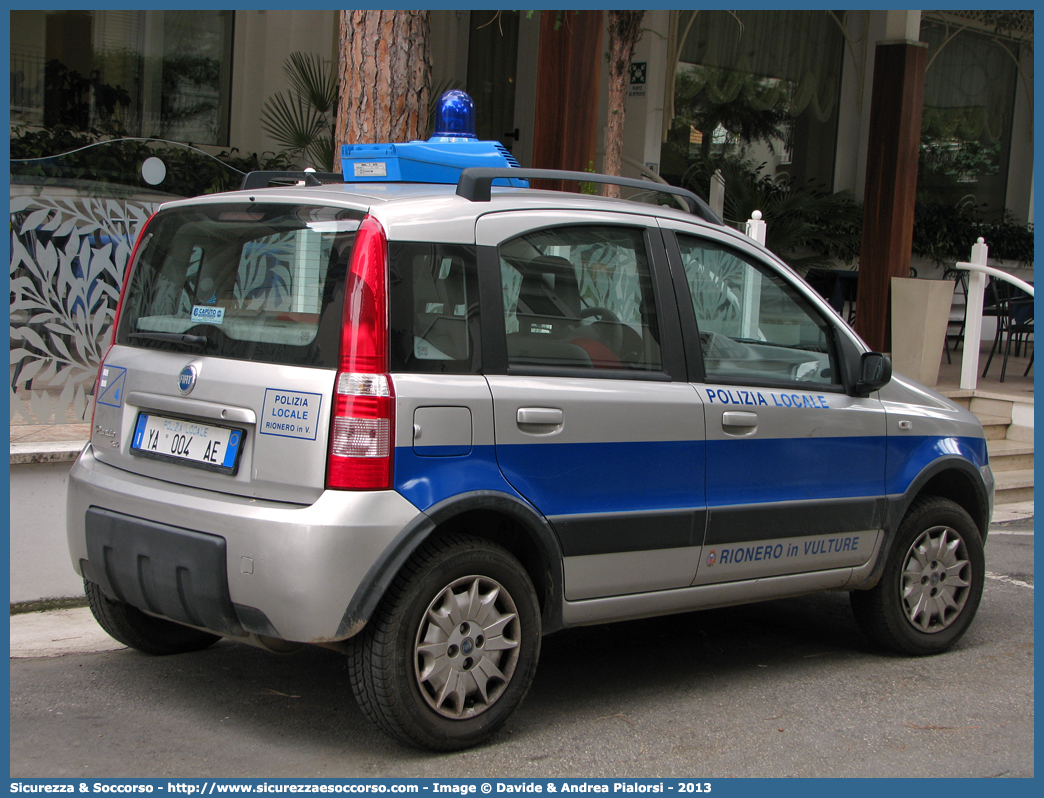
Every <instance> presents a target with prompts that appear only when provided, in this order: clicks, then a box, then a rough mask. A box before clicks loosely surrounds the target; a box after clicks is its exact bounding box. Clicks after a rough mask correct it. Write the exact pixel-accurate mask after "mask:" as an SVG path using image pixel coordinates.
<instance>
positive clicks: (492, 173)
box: [457, 167, 724, 224]
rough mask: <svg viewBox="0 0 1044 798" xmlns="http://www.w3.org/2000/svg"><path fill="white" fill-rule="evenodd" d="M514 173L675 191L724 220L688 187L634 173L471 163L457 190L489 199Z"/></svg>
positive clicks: (692, 208) (695, 210)
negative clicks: (618, 174)
mask: <svg viewBox="0 0 1044 798" xmlns="http://www.w3.org/2000/svg"><path fill="white" fill-rule="evenodd" d="M504 177H512V178H517V179H522V180H573V181H576V182H579V183H610V184H612V185H616V186H627V187H628V188H640V189H643V190H645V191H654V192H658V193H663V194H674V195H676V196H678V197H681V198H682V199H684V200H687V201H688V204H689V212H690V213H692V214H693V215H695V216H699V217H700V218H701V219H704V220H705V221H708V222H712V223H713V224H724V222H723V221H722V220H721V219H720V218H719V217H718V214H716V213H715V212H714V211H712V210H711V208H710V206H709V205H708V204H707V203H706V202H704V201H703V200H702V199H700V198H699V197H698V196H696V195H695V194H693V193H692V192H691V191H689V190H688V189H686V188H680V187H678V186H672V185H669V184H667V183H653V182H651V181H649V180H634V179H633V178H630V177H615V176H613V175H601V174H597V173H595V172H566V171H562V170H559V169H517V168H503V169H501V168H494V167H471V168H469V169H465V170H464V171H462V172H461V173H460V179H459V180H458V181H457V194H458V195H459V196H461V197H464V199H467V200H471V201H472V202H489V200H490V187H491V186H492V185H493V181H494V180H497V179H499V178H504Z"/></svg>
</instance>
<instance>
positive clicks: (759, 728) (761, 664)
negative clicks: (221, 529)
mask: <svg viewBox="0 0 1044 798" xmlns="http://www.w3.org/2000/svg"><path fill="white" fill-rule="evenodd" d="M1031 530H1032V521H1030V522H1021V523H1016V524H1013V525H1009V526H1007V527H1004V526H1000V527H996V528H995V530H994V533H993V534H992V535H991V539H990V543H989V545H988V546H987V563H988V570H989V579H988V581H987V584H986V590H985V594H984V599H983V603H982V606H981V608H980V611H979V615H978V618H977V619H976V622H975V624H974V625H973V626H972V628H971V630H970V631H969V633H968V634H967V635H966V636H965V638H964V639H963V640H962V641H961V643H960V644H958V646H957V648H955V649H954V650H953V651H951V652H949V653H948V654H946V655H943V656H939V657H933V658H925V659H907V658H902V657H894V656H890V655H885V654H880V653H878V652H876V651H874V650H872V649H871V648H870V647H869V646H868V644H867V642H866V641H865V639H864V638H863V637H862V635H861V634H860V632H859V631H858V629H857V628H856V626H855V623H854V621H853V620H852V617H851V614H850V612H849V608H848V599H847V596H845V595H841V594H828V595H819V596H811V597H806V598H800V599H792V600H786V601H777V602H771V603H767V604H761V605H753V606H747V607H736V608H729V609H723V610H715V611H708V612H702V613H692V614H688V615H679V616H673V617H668V618H658V619H654V620H647V621H636V622H630V623H620V624H613V625H609V626H602V627H592V628H585V629H577V630H571V631H568V632H562V633H559V634H555V635H552V636H550V637H548V638H546V639H545V641H544V648H543V652H542V655H541V663H540V668H539V670H538V673H537V677H536V681H535V683H534V685H533V689H532V691H531V692H530V694H529V697H528V698H527V700H526V702H525V703H524V704H523V706H522V708H521V710H520V711H519V712H518V713H517V714H516V715H515V716H514V718H513V719H512V720H511V721H510V722H509V724H508V726H507V728H506V729H505V731H503V732H502V733H501V734H500V735H499V736H498V737H497V738H496V739H495V740H494V741H493V742H492V743H491V744H489V745H487V746H485V747H483V748H480V749H477V750H472V751H466V752H463V753H458V754H451V755H439V756H432V755H429V754H426V753H422V752H417V751H412V750H408V749H404V748H402V747H401V746H399V745H398V744H396V743H394V742H392V741H390V740H389V739H387V738H385V737H384V736H383V735H381V734H380V733H379V732H377V731H375V730H374V729H373V728H371V726H370V724H369V723H368V722H367V721H366V720H365V719H364V718H363V717H362V716H361V714H360V712H359V710H358V709H357V708H356V706H355V702H354V700H353V699H352V696H351V692H350V687H349V684H348V677H347V673H346V670H345V665H344V661H343V659H342V658H341V656H340V655H338V654H336V653H333V652H329V651H323V650H318V649H316V650H305V651H301V652H298V653H296V654H292V655H284V656H277V655H274V654H268V653H266V652H263V651H260V650H257V649H254V648H251V647H249V646H244V645H238V644H235V643H230V642H222V643H219V644H218V645H216V646H214V647H213V648H211V649H210V650H208V651H204V652H200V653H197V654H190V655H183V656H178V657H167V658H151V657H146V656H144V655H141V654H138V653H136V652H133V651H129V650H117V651H108V652H100V653H84V654H68V655H66V656H61V657H53V658H33V659H13V660H12V661H11V774H12V776H14V777H30V776H71V777H106V776H111V777H115V776H151V777H230V778H231V777H335V776H348V777H370V776H397V777H409V776H422V777H486V776H502V777H511V776H515V777H554V776H592V777H594V776H597V777H615V776H631V777H641V776H652V777H669V776H689V777H697V778H704V777H715V778H722V777H728V776H950V777H955V776H959V777H969V776H976V777H982V776H1032V775H1033V773H1034V762H1033V699H1034V691H1033V536H1032V531H1031Z"/></svg>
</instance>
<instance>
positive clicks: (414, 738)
mask: <svg viewBox="0 0 1044 798" xmlns="http://www.w3.org/2000/svg"><path fill="white" fill-rule="evenodd" d="M540 634H541V632H540V606H539V604H538V603H537V599H536V592H535V591H534V589H533V585H532V582H531V581H530V579H529V575H528V574H527V573H526V571H525V570H524V569H523V568H522V566H521V565H520V564H519V563H518V561H517V560H516V559H515V558H514V557H512V556H511V554H509V553H508V552H507V551H506V550H505V549H503V548H501V547H500V546H497V545H495V544H493V543H490V542H488V541H485V540H480V539H477V538H471V537H465V536H457V535H455V536H451V537H447V538H443V539H441V540H437V541H433V542H426V543H424V544H423V545H422V546H421V547H420V549H418V551H417V552H416V553H415V554H414V555H413V557H412V558H411V559H410V561H409V562H408V563H407V564H406V566H405V567H404V568H403V570H402V572H401V573H400V574H399V575H398V577H396V580H395V582H394V583H393V584H392V586H391V587H390V588H389V589H388V593H387V595H386V596H385V598H384V600H383V602H382V603H381V605H380V607H378V609H377V611H376V612H375V613H374V617H373V618H371V619H370V623H369V624H367V627H366V629H365V631H364V632H363V633H362V634H361V636H360V639H358V640H357V641H356V642H355V645H354V646H353V648H352V651H351V653H350V655H349V670H350V672H351V679H352V688H353V690H354V692H355V696H356V699H357V700H358V702H359V706H360V708H361V709H362V711H363V713H364V714H365V715H367V716H368V717H369V718H370V719H371V720H373V721H374V722H375V723H376V724H377V725H378V726H379V727H380V728H381V729H383V730H384V731H385V732H387V733H388V734H390V735H391V736H393V737H395V738H397V739H399V740H401V741H402V742H405V743H407V744H409V745H413V746H416V747H419V748H428V749H431V750H434V751H453V750H458V749H461V748H467V747H470V746H473V745H477V744H479V743H481V742H484V741H485V740H487V739H488V738H489V737H491V736H492V735H493V734H494V733H496V731H497V730H498V729H499V728H500V727H501V726H502V725H503V724H504V722H505V721H506V720H507V719H508V717H509V716H510V715H511V713H512V712H514V710H515V709H516V707H518V705H519V704H520V703H521V701H522V699H523V698H524V697H525V695H526V693H527V692H528V690H529V686H530V684H531V683H532V681H533V675H534V673H535V672H536V664H537V659H538V657H539V654H540Z"/></svg>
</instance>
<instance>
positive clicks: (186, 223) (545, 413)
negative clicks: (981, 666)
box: [68, 136, 993, 750]
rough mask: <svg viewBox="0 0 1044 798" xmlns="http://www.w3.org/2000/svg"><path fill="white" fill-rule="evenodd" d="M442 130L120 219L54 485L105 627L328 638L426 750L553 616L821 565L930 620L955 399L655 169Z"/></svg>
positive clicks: (815, 579)
mask: <svg viewBox="0 0 1044 798" xmlns="http://www.w3.org/2000/svg"><path fill="white" fill-rule="evenodd" d="M446 138H447V137H442V140H439V141H435V140H433V141H431V142H415V143H411V144H406V145H374V146H370V147H368V148H367V147H356V148H352V147H346V148H345V151H344V153H343V156H344V158H343V163H344V172H345V174H344V176H343V178H342V179H343V181H344V182H336V183H330V182H325V181H327V180H330V179H332V177H336V176H316V175H308V176H307V177H306V176H305V175H303V174H299V175H290V176H288V175H285V174H284V175H281V176H278V175H277V176H274V177H273V176H270V175H264V174H255V175H251V176H249V177H248V178H247V180H246V181H245V188H244V190H241V191H237V192H231V193H226V194H221V195H211V196H204V197H197V198H194V199H189V200H183V201H176V202H171V203H169V204H166V205H164V206H163V207H162V208H161V209H160V210H159V211H158V212H157V213H156V214H155V215H154V216H153V217H152V218H151V219H150V220H149V222H148V223H147V225H146V226H145V227H144V229H143V230H142V231H141V233H140V235H139V237H138V241H137V244H136V247H135V252H134V254H133V256H132V258H131V263H130V264H129V269H128V276H127V279H126V282H125V286H124V289H123V295H122V298H121V300H120V308H119V311H118V318H117V322H116V328H115V336H114V341H113V345H112V347H111V349H110V350H109V352H108V353H107V355H106V357H105V359H104V362H103V364H102V366H101V368H100V369H99V375H98V382H97V386H96V395H95V411H94V417H93V422H92V435H91V441H90V443H89V444H88V445H87V447H86V448H85V449H84V451H83V453H82V454H81V455H80V457H79V460H78V461H77V463H76V464H75V466H74V468H73V470H72V473H71V478H70V483H69V494H68V524H69V529H68V535H69V545H70V548H71V555H72V561H73V564H74V567H75V568H76V569H77V571H78V572H79V573H80V574H82V576H83V578H84V584H85V589H86V593H87V596H88V598H89V601H90V606H91V609H92V610H93V612H94V615H95V617H96V618H97V620H98V622H99V623H100V624H101V626H102V627H103V628H104V629H105V630H106V631H107V632H108V633H109V634H111V635H112V636H113V637H115V638H116V639H117V640H119V641H121V642H123V643H125V644H127V645H128V646H131V647H133V648H136V649H139V650H141V651H144V652H148V653H151V654H169V653H176V652H185V651H191V650H195V649H200V648H203V647H205V646H208V645H210V644H212V643H213V642H215V641H216V640H218V639H219V638H220V637H221V636H226V637H229V638H232V639H235V640H239V641H244V642H252V643H255V644H259V645H263V646H266V647H268V648H271V649H274V650H277V651H281V650H287V649H289V648H291V647H293V646H294V645H298V644H319V645H326V646H334V647H339V648H341V649H343V650H344V651H345V652H346V653H347V656H348V659H349V663H350V666H349V668H350V674H351V681H352V685H353V688H354V693H355V696H356V698H357V699H358V702H359V704H360V706H361V708H362V710H363V712H364V714H366V715H367V716H369V717H370V718H371V719H372V720H373V721H375V722H376V723H377V724H378V725H379V726H380V727H381V728H382V729H384V730H385V731H386V732H388V733H390V734H391V735H393V736H395V737H397V738H399V739H400V740H402V741H404V742H406V743H409V744H412V745H416V746H421V747H427V748H431V749H436V750H449V749H454V748H462V747H465V746H469V745H474V744H476V743H478V742H481V741H483V740H485V739H487V738H488V737H489V736H490V735H492V734H493V733H494V732H495V731H496V730H497V729H498V728H499V727H500V726H501V725H502V724H503V723H504V722H505V720H506V719H507V718H508V717H509V715H510V714H511V713H512V712H513V711H514V710H515V708H516V707H517V706H518V705H519V703H520V702H521V701H522V699H523V696H524V695H525V694H526V691H527V690H528V688H529V686H530V684H531V682H532V680H533V675H534V671H535V668H536V664H537V659H538V655H539V652H540V642H541V636H542V635H544V634H548V633H550V632H554V631H556V630H560V629H564V628H567V627H570V626H577V625H583V624H596V623H605V622H610V621H618V620H623V619H635V618H642V617H647V616H653V615H659V614H666V613H676V612H687V611H691V610H697V609H702V608H709V607H721V606H725V605H731V604H738V603H743V602H754V601H761V600H765V599H773V598H778V597H784V596H795V595H799V594H806V593H811V592H815V591H825V590H844V591H849V592H850V594H851V604H852V608H853V610H854V612H855V615H856V618H857V619H858V621H859V624H860V626H861V627H862V629H863V630H864V631H865V632H866V633H867V635H868V636H869V637H870V638H872V639H873V640H874V641H876V642H877V643H879V644H881V645H883V646H886V647H889V648H891V649H894V650H898V651H901V652H905V653H908V654H933V653H937V652H941V651H944V650H945V649H947V648H948V647H950V646H951V645H953V643H954V642H955V641H956V640H957V639H958V638H960V637H961V635H962V634H963V633H964V632H965V631H966V629H967V628H968V625H969V624H970V623H971V621H972V618H973V616H974V615H975V612H976V609H977V606H978V604H979V599H980V596H981V593H982V589H983V579H984V560H983V543H984V541H985V538H986V533H987V529H988V525H989V519H990V515H991V512H992V504H993V477H992V474H991V471H990V467H989V465H988V462H987V454H986V441H985V439H984V436H983V431H982V428H981V426H980V424H979V422H978V421H977V420H976V419H975V417H974V416H972V415H971V414H970V413H968V412H967V411H965V410H963V409H961V408H960V407H958V406H956V405H954V404H952V403H951V402H949V401H948V400H946V399H945V398H943V397H942V396H940V395H938V394H936V393H934V392H932V391H930V390H928V389H926V388H924V387H921V386H919V385H917V384H915V383H913V382H911V381H910V380H908V379H906V378H904V377H901V376H899V375H893V374H891V367H890V365H889V363H888V360H887V358H886V357H884V356H883V355H881V354H877V353H872V352H869V351H868V350H867V347H866V346H865V344H864V343H863V342H862V341H861V340H860V339H859V338H858V337H857V336H856V335H855V334H854V333H853V332H852V330H851V329H850V328H849V327H848V326H847V325H846V324H845V323H844V322H843V321H842V320H841V319H840V318H839V317H838V315H837V314H836V313H834V312H833V310H832V309H831V308H830V307H829V306H828V305H827V304H825V303H824V302H823V301H822V300H821V299H820V298H819V297H818V296H817V295H816V294H815V293H814V292H813V291H811V290H809V288H808V286H807V285H806V284H805V283H803V282H802V280H801V279H800V278H799V277H797V276H796V275H795V274H794V272H792V271H791V270H790V269H789V268H788V267H787V266H786V265H784V264H783V263H782V262H781V261H780V260H779V259H778V258H777V257H775V256H774V255H773V254H772V253H771V252H769V251H768V250H766V249H765V248H764V247H762V246H760V245H758V244H757V243H755V242H754V241H752V240H751V239H749V238H747V237H746V236H744V235H742V234H740V233H738V232H736V231H734V230H732V229H730V228H728V227H726V226H724V225H723V224H721V223H720V221H719V220H717V218H716V217H715V216H714V214H713V213H712V212H710V210H709V209H708V208H707V206H706V205H705V204H703V203H702V202H701V201H700V200H698V199H697V198H696V197H695V196H693V195H691V194H689V193H688V192H685V191H683V190H681V189H674V188H671V187H666V186H657V188H662V189H664V190H666V191H669V192H671V193H673V194H674V195H675V196H676V197H679V198H680V199H681V200H682V204H684V205H686V206H688V209H689V210H686V211H683V210H680V209H677V208H675V209H672V208H669V207H661V206H659V205H654V204H649V203H642V202H635V201H624V200H617V199H606V198H602V197H597V196H589V195H586V194H574V193H567V192H562V191H549V190H536V189H534V188H532V187H525V186H526V183H525V182H524V181H525V180H526V179H532V178H538V177H540V178H547V177H549V176H550V177H554V178H564V179H573V180H575V179H577V177H578V175H576V174H571V173H551V174H550V175H549V173H546V172H537V171H534V170H523V169H519V168H517V164H513V163H511V162H510V161H506V160H505V158H504V155H503V154H502V153H500V152H499V149H498V146H497V145H492V144H490V145H489V146H483V145H486V144H488V143H486V142H477V141H474V140H472V139H467V138H461V137H460V136H457V137H454V138H450V139H449V140H446ZM411 148H412V149H411ZM494 151H495V153H494ZM418 153H419V154H418ZM462 153H463V154H462ZM425 159H427V161H428V162H427V163H424V161H425ZM475 162H477V163H479V164H480V167H479V168H477V169H475V168H465V169H464V170H463V171H462V167H466V166H467V165H468V164H470V163H475ZM489 163H494V164H500V167H499V168H488V167H487V166H482V164H489ZM287 177H290V182H291V185H282V186H280V185H276V186H274V187H259V186H262V185H264V186H268V185H269V183H271V182H272V181H273V180H275V181H276V182H278V181H279V180H280V179H283V180H285V179H286V178H287ZM579 177H580V178H582V179H584V180H587V181H590V182H598V181H603V180H605V181H611V182H618V183H622V184H626V185H627V187H633V184H638V181H626V180H624V181H621V180H619V179H617V178H603V177H602V176H598V175H587V174H583V175H579ZM417 180H426V181H431V182H416V181H417ZM494 183H496V184H497V185H492V184H494ZM501 184H503V185H502V186H501ZM639 185H641V186H643V187H644V188H646V189H649V188H652V187H653V186H652V185H650V184H649V183H640V184H639ZM661 196H662V195H661Z"/></svg>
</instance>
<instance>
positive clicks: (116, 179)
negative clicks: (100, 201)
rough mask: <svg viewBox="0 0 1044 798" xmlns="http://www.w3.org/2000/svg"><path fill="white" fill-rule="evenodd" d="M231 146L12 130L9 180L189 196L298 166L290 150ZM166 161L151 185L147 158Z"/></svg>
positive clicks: (60, 128) (61, 128)
mask: <svg viewBox="0 0 1044 798" xmlns="http://www.w3.org/2000/svg"><path fill="white" fill-rule="evenodd" d="M238 152H239V151H238V150H237V149H235V148H232V149H230V150H225V151H222V152H220V153H218V154H217V155H216V156H212V155H209V154H208V153H205V152H203V151H201V150H198V149H195V148H194V147H192V145H190V144H189V145H185V144H178V143H176V142H165V141H159V140H156V139H131V138H111V139H107V140H105V141H99V132H98V131H97V130H91V131H86V132H85V131H79V130H73V129H70V128H66V127H64V126H61V125H56V126H55V127H54V128H53V129H45V130H36V131H25V130H12V136H11V181H12V182H19V183H26V182H33V183H37V184H41V185H45V184H48V183H57V182H59V181H67V180H85V181H89V182H91V183H101V184H105V185H111V186H121V187H127V188H130V189H132V190H153V191H163V192H166V193H170V194H176V195H179V196H185V197H191V196H196V195H198V194H211V193H214V192H217V191H228V190H230V189H236V188H238V187H239V185H240V182H241V181H242V179H243V174H244V173H246V172H250V171H255V170H264V169H270V170H280V171H282V170H289V169H294V168H296V167H295V166H294V164H293V161H291V159H290V157H289V156H288V155H287V154H286V153H269V152H266V153H262V154H261V155H258V154H257V153H250V154H248V155H239V154H238ZM150 157H156V158H159V159H160V160H162V161H163V163H164V165H165V166H166V168H167V176H166V177H165V178H164V180H163V182H162V183H160V184H159V185H158V186H151V185H149V184H148V183H146V182H145V181H144V179H143V178H142V176H141V165H142V163H143V162H144V160H145V159H146V158H150Z"/></svg>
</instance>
